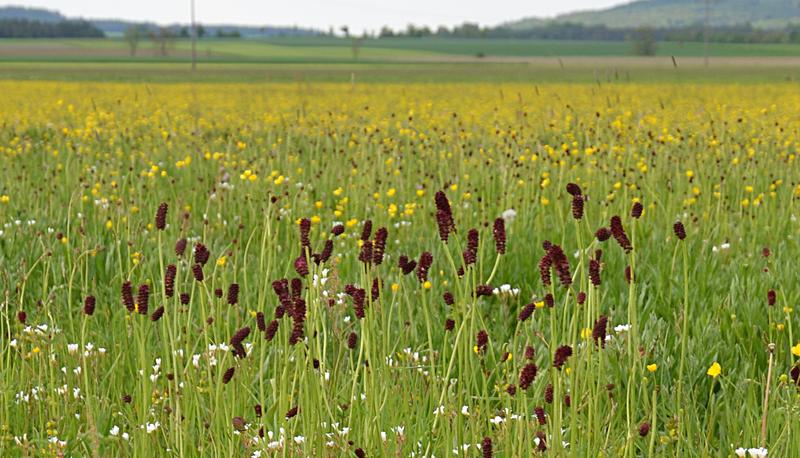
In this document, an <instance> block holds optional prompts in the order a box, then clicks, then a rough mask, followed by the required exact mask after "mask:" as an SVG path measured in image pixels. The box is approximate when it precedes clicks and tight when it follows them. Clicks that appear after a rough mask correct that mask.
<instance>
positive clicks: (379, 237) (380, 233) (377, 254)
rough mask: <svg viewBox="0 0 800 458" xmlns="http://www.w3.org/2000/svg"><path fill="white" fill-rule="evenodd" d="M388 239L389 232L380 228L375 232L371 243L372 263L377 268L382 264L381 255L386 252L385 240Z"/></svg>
mask: <svg viewBox="0 0 800 458" xmlns="http://www.w3.org/2000/svg"><path fill="white" fill-rule="evenodd" d="M387 238H389V231H387V230H386V228H385V227H382V228H380V229H378V230H377V231H375V240H374V242H373V243H372V263H373V264H375V265H376V266H379V265H381V264H382V263H383V255H384V253H385V252H386V239H387Z"/></svg>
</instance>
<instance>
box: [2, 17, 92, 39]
mask: <svg viewBox="0 0 800 458" xmlns="http://www.w3.org/2000/svg"><path fill="white" fill-rule="evenodd" d="M104 36H105V34H103V31H102V30H100V29H98V28H97V27H95V26H94V25H92V24H91V23H90V22H87V21H82V20H75V21H72V20H70V21H59V22H42V21H31V20H28V19H0V38H100V37H104Z"/></svg>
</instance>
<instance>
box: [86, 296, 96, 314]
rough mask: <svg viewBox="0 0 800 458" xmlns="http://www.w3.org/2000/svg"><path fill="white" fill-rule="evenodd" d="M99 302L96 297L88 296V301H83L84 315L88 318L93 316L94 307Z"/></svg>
mask: <svg viewBox="0 0 800 458" xmlns="http://www.w3.org/2000/svg"><path fill="white" fill-rule="evenodd" d="M96 302H97V301H96V300H95V298H94V296H86V299H85V300H84V301H83V313H84V315H87V316H92V314H94V306H95V303H96Z"/></svg>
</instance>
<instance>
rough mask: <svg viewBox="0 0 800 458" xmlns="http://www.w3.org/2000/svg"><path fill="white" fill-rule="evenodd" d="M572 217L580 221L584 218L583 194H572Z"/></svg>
mask: <svg viewBox="0 0 800 458" xmlns="http://www.w3.org/2000/svg"><path fill="white" fill-rule="evenodd" d="M572 217H573V218H575V219H576V220H579V221H580V219H581V218H583V196H572Z"/></svg>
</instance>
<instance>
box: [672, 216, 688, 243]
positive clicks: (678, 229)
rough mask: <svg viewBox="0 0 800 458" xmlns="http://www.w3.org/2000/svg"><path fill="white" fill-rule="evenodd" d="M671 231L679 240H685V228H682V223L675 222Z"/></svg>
mask: <svg viewBox="0 0 800 458" xmlns="http://www.w3.org/2000/svg"><path fill="white" fill-rule="evenodd" d="M672 231H673V232H674V233H675V237H678V239H679V240H684V239H685V238H686V228H685V227H683V223H682V222H680V221H675V224H673V225H672Z"/></svg>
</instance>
